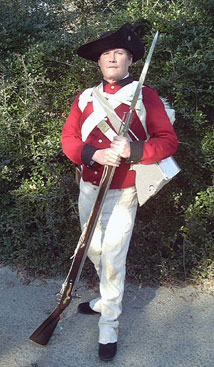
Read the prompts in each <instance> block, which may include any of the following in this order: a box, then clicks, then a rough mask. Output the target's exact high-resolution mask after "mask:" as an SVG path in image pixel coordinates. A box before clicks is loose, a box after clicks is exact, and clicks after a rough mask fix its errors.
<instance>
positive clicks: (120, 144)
mask: <svg viewBox="0 0 214 367" xmlns="http://www.w3.org/2000/svg"><path fill="white" fill-rule="evenodd" d="M77 52H78V54H79V56H81V57H83V58H85V59H87V60H91V61H94V62H97V63H98V65H99V67H100V70H101V72H102V74H103V80H102V82H101V83H100V84H99V85H98V86H96V88H97V90H98V91H99V93H101V95H102V96H103V97H104V98H105V99H106V100H107V101H108V103H110V105H111V106H112V109H113V112H114V113H116V115H117V117H119V119H123V116H124V112H128V111H129V106H130V104H131V100H132V97H133V94H134V92H135V89H136V86H137V82H136V81H134V80H133V78H132V77H131V75H130V74H129V68H130V66H131V64H132V63H133V62H136V61H137V60H139V59H141V58H142V57H143V55H144V46H143V44H142V42H141V40H140V39H139V38H138V37H137V35H136V34H135V33H134V31H133V28H132V27H131V26H130V25H129V24H125V25H124V26H122V27H121V28H120V29H118V30H116V31H110V32H107V33H106V34H104V35H103V36H102V37H101V38H99V39H98V40H96V41H93V42H90V43H87V44H85V45H83V46H81V47H80V48H79V49H78V51H77ZM116 125H117V124H116ZM116 125H115V124H114V123H113V122H112V120H111V122H110V118H109V115H108V114H107V113H106V110H105V109H104V108H103V105H102V103H100V101H98V100H97V98H96V93H95V92H94V88H88V89H85V90H83V91H81V92H80V93H79V94H78V95H77V97H76V99H75V100H74V102H73V104H72V107H71V111H70V114H69V116H68V119H67V121H66V123H65V125H64V127H63V131H62V147H63V151H64V153H65V154H66V156H67V157H68V158H69V159H70V160H71V161H73V162H74V163H75V164H77V165H81V166H82V178H81V182H80V194H79V215H80V222H81V227H82V229H84V226H85V225H86V223H87V220H88V218H89V215H90V212H91V209H92V207H93V203H94V201H95V199H96V195H97V192H98V186H99V183H100V179H101V176H102V172H103V168H104V165H110V166H115V167H116V171H115V174H114V177H113V180H112V183H111V186H110V189H109V191H108V193H107V196H106V199H105V202H104V205H103V209H102V212H101V215H100V218H99V221H98V224H97V227H96V230H95V232H94V235H93V238H92V241H91V244H90V247H89V251H88V257H89V258H90V259H91V261H92V262H93V263H94V266H95V269H96V271H97V274H98V276H99V280H100V295H99V297H98V298H96V299H93V300H91V301H90V302H86V303H81V304H80V305H79V306H78V311H79V312H81V313H83V314H87V315H94V314H100V318H99V324H98V325H99V341H98V342H99V357H100V359H101V360H104V361H109V360H112V359H113V358H114V356H115V354H116V352H117V341H118V327H119V321H118V318H119V315H120V314H121V312H122V297H123V292H124V280H125V263H126V255H127V251H128V248H129V243H130V239H131V235H132V231H133V227H134V221H135V216H136V210H137V205H138V200H137V193H136V186H135V179H136V177H135V176H136V172H135V170H133V169H132V165H133V164H136V163H138V164H142V165H148V164H152V163H155V162H158V161H160V160H162V159H164V158H167V157H169V156H171V155H173V154H174V153H175V152H176V149H177V137H176V134H175V132H174V129H173V127H172V124H171V123H170V120H169V118H168V115H167V113H166V110H165V107H164V104H163V102H162V100H161V99H160V98H159V96H158V94H157V92H156V91H155V90H154V89H152V88H150V87H148V86H143V88H142V92H141V93H140V96H139V99H138V102H137V104H136V109H135V111H134V114H133V119H132V122H131V125H130V129H129V134H128V136H127V137H120V136H118V126H116Z"/></svg>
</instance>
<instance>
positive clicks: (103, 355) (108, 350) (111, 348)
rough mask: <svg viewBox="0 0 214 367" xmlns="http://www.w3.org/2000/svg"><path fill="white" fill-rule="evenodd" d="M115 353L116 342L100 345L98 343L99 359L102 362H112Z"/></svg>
mask: <svg viewBox="0 0 214 367" xmlns="http://www.w3.org/2000/svg"><path fill="white" fill-rule="evenodd" d="M116 353H117V342H115V343H108V344H101V343H99V358H100V359H101V360H102V361H106V362H108V361H112V359H113V358H114V357H115V355H116Z"/></svg>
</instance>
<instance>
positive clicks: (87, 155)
mask: <svg viewBox="0 0 214 367" xmlns="http://www.w3.org/2000/svg"><path fill="white" fill-rule="evenodd" d="M97 150H98V148H96V147H94V146H93V145H90V144H86V145H85V146H84V148H83V150H82V154H81V159H82V163H83V164H84V165H85V166H86V167H87V168H90V169H96V168H98V167H100V164H99V163H97V162H95V161H94V160H93V159H92V157H93V155H94V153H95V152H96V151H97Z"/></svg>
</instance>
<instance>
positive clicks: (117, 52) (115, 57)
mask: <svg viewBox="0 0 214 367" xmlns="http://www.w3.org/2000/svg"><path fill="white" fill-rule="evenodd" d="M131 64H132V56H131V55H130V54H129V52H128V51H126V50H125V49H124V48H114V49H112V50H107V51H105V52H103V53H102V54H101V55H100V58H99V60H98V65H99V67H100V70H101V71H102V74H103V78H104V79H105V80H106V81H107V82H109V83H113V82H117V81H119V80H121V79H123V78H124V77H125V76H126V75H127V74H128V70H129V66H130V65H131Z"/></svg>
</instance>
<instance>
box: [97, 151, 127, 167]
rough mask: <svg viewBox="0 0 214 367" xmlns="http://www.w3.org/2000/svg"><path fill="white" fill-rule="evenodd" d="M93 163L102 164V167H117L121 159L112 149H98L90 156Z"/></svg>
mask: <svg viewBox="0 0 214 367" xmlns="http://www.w3.org/2000/svg"><path fill="white" fill-rule="evenodd" d="M92 159H93V161H95V162H97V163H99V164H102V165H103V166H105V165H108V166H113V167H119V165H120V162H121V157H120V156H119V155H118V153H117V152H115V150H113V149H112V148H106V149H99V150H96V152H95V153H94V154H93V156H92Z"/></svg>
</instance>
